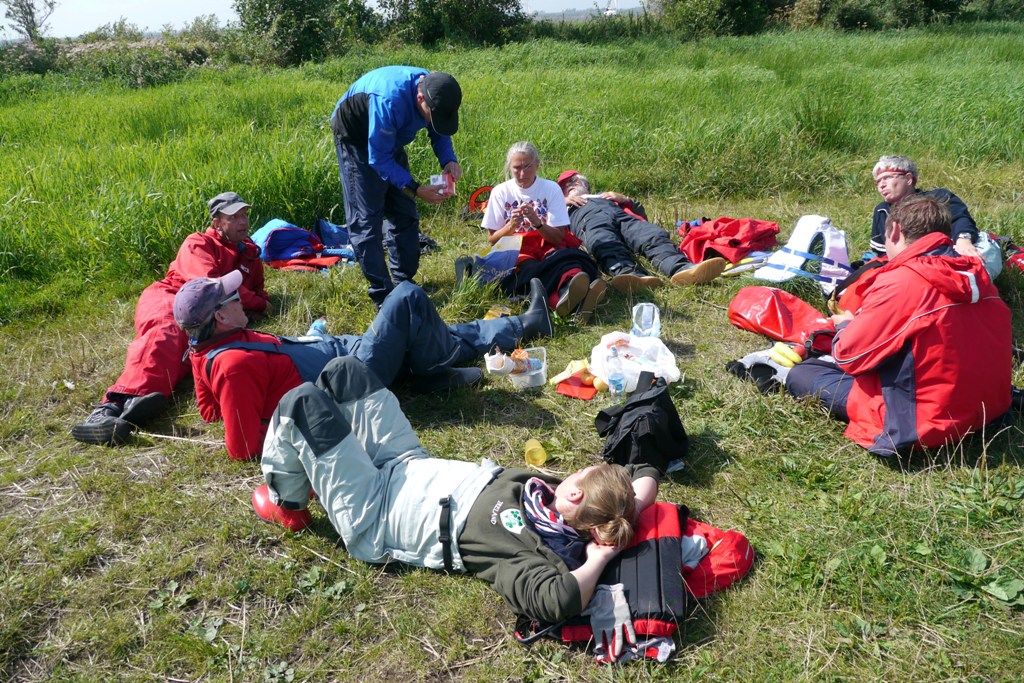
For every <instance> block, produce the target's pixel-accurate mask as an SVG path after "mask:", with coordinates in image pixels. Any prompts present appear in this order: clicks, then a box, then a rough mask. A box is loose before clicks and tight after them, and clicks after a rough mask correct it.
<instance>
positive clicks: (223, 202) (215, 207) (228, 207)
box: [206, 192, 250, 218]
mask: <svg viewBox="0 0 1024 683" xmlns="http://www.w3.org/2000/svg"><path fill="white" fill-rule="evenodd" d="M206 205H207V206H209V207H210V218H216V217H217V214H218V213H226V214H227V215H229V216H234V215H235V214H236V213H238V212H239V210H241V209H244V208H246V207H247V206H250V205H249V204H246V203H245V200H244V199H242V198H241V197H239V196H238V193H237V192H221V193H220V194H219V195H217V196H216V197H214V198H213V199H211V200H210V201H208V202H207V203H206Z"/></svg>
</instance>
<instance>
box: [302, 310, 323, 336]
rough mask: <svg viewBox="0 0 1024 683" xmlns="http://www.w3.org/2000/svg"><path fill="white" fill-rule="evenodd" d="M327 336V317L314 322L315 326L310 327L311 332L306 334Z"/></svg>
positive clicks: (321, 317)
mask: <svg viewBox="0 0 1024 683" xmlns="http://www.w3.org/2000/svg"><path fill="white" fill-rule="evenodd" d="M326 334H327V316H323V315H322V316H320V317H319V318H317V319H316V320H314V321H313V324H312V325H310V326H309V331H308V332H306V336H307V337H310V336H317V337H319V336H324V335H326Z"/></svg>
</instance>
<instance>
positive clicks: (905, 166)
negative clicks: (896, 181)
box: [871, 154, 917, 184]
mask: <svg viewBox="0 0 1024 683" xmlns="http://www.w3.org/2000/svg"><path fill="white" fill-rule="evenodd" d="M885 171H902V172H903V173H909V174H910V175H912V176H913V177H914V183H915V184H916V183H917V164H915V163H914V162H913V161H911V159H910V157H905V156H899V155H896V154H886V155H883V156H882V157H881V158H880V159H879V160H878V163H877V164H875V167H874V168H873V169H871V177H872V178H874V179H875V180H878V176H879V175H880V174H882V173H884V172H885Z"/></svg>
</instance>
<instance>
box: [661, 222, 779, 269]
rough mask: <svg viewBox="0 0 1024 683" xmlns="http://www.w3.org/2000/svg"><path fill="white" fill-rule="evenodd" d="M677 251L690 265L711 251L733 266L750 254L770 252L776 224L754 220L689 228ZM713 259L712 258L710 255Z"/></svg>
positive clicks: (702, 258) (774, 241)
mask: <svg viewBox="0 0 1024 683" xmlns="http://www.w3.org/2000/svg"><path fill="white" fill-rule="evenodd" d="M680 233H682V234H683V243H682V244H680V245H679V251H681V252H682V253H684V254H686V257H687V258H689V259H690V260H691V261H693V262H694V263H700V262H701V261H703V260H704V259H705V258H708V256H709V255H708V254H707V251H708V250H711V251H714V252H715V253H717V254H720V255H722V256H723V257H725V258H726V259H727V260H729V261H731V262H732V263H736V262H737V261H739V260H740V259H742V258H743V257H745V256H746V255H747V254H749V253H750V252H752V251H771V250H772V249H774V248H775V247H777V246H778V241H777V240H776V239H775V236H776V235H777V234H779V224H778V223H772V222H771V221H760V220H757V219H756V218H726V217H725V216H722V217H721V218H716V219H715V220H713V221H705V222H703V223H701V224H700V225H695V226H693V227H690V228H688V229H687V230H686V232H685V233H683V228H680ZM711 256H714V254H711Z"/></svg>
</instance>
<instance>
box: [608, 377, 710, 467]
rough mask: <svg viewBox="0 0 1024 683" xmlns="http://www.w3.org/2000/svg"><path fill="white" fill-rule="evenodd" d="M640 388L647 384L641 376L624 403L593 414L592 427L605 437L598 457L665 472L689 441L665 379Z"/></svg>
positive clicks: (684, 455)
mask: <svg viewBox="0 0 1024 683" xmlns="http://www.w3.org/2000/svg"><path fill="white" fill-rule="evenodd" d="M649 381H650V380H648V382H649ZM643 386H648V383H647V382H645V381H644V377H643V376H641V378H640V382H639V383H638V385H637V387H638V389H637V391H636V392H635V393H634V394H633V395H632V396H630V397H629V399H628V400H627V401H626V402H625V403H622V404H619V405H615V406H612V407H610V408H605V409H604V410H602V411H601V412H599V413H598V414H597V417H596V418H595V419H594V426H596V427H597V433H598V434H600V435H601V436H603V437H606V438H605V442H604V452H603V453H602V454H601V456H602V457H603V458H604V459H605V460H606V461H608V462H610V463H613V464H617V465H629V464H634V465H640V464H646V465H653V466H654V467H657V468H658V469H659V470H661V471H662V472H665V471H667V469H668V466H669V463H671V462H673V461H675V460H681V459H683V458H685V457H686V452H687V450H688V449H689V445H690V442H689V439H688V438H687V436H686V429H684V428H683V422H682V420H680V419H679V412H678V411H677V410H676V407H675V404H674V403H672V397H671V396H669V393H668V385H667V384H666V383H665V380H664V379H663V378H660V377H659V378H658V379H657V380H655V381H654V382H653V384H652V385H650V386H651V388H650V389H647V390H645V391H640V389H639V388H640V387H643Z"/></svg>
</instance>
